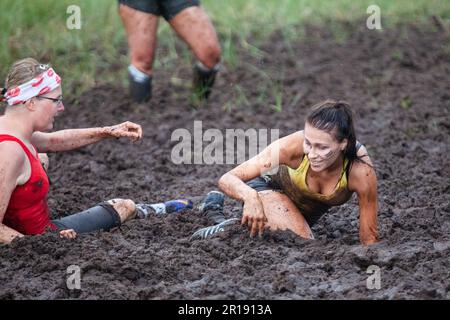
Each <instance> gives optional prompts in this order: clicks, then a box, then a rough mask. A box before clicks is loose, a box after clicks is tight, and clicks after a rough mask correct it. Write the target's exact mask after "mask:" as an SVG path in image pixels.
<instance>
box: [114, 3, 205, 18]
mask: <svg viewBox="0 0 450 320" xmlns="http://www.w3.org/2000/svg"><path fill="white" fill-rule="evenodd" d="M119 3H120V4H123V5H125V6H127V7H130V8H133V9H136V10H138V11H142V12H145V13H151V14H154V15H157V16H163V17H164V19H166V20H167V21H169V20H170V19H172V18H173V17H175V16H176V15H177V14H178V13H180V12H181V11H182V10H184V9H186V8H189V7H194V6H199V5H200V1H199V0H119Z"/></svg>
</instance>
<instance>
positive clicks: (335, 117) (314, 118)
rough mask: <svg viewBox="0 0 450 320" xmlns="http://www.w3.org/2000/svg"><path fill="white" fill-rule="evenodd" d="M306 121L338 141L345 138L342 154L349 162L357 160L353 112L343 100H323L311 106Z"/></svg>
mask: <svg viewBox="0 0 450 320" xmlns="http://www.w3.org/2000/svg"><path fill="white" fill-rule="evenodd" d="M306 122H307V123H308V124H310V125H311V126H313V127H314V128H316V129H319V130H324V131H326V132H328V133H329V134H331V135H332V136H334V137H335V139H336V140H337V141H338V142H342V141H343V140H344V139H347V141H348V143H347V147H346V148H345V150H344V156H345V157H346V158H347V159H348V160H349V162H350V164H351V163H353V161H355V160H359V158H358V156H357V155H356V153H357V150H356V134H355V128H354V126H353V112H352V110H351V107H350V105H349V104H348V103H347V102H345V101H335V100H330V99H329V100H325V101H323V102H320V103H318V104H316V105H314V106H313V107H312V111H311V113H310V114H309V115H308V117H307V118H306Z"/></svg>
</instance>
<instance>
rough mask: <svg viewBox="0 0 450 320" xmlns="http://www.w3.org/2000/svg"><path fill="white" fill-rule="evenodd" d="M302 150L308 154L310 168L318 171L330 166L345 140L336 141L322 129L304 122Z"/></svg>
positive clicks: (343, 148)
mask: <svg viewBox="0 0 450 320" xmlns="http://www.w3.org/2000/svg"><path fill="white" fill-rule="evenodd" d="M303 134H304V138H305V139H304V142H303V150H304V152H305V154H307V155H308V158H309V162H310V168H311V170H313V171H316V172H319V171H322V170H325V169H327V168H328V167H330V166H332V165H333V164H334V163H335V162H336V160H337V159H338V158H339V155H340V154H341V152H343V151H344V150H345V147H346V146H347V140H346V139H344V141H342V142H338V141H337V140H336V138H335V137H334V136H333V135H332V134H330V133H328V132H326V131H323V130H320V129H317V128H314V127H313V126H311V125H310V124H309V123H306V124H305V130H304V131H303Z"/></svg>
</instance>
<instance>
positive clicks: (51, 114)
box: [36, 87, 64, 131]
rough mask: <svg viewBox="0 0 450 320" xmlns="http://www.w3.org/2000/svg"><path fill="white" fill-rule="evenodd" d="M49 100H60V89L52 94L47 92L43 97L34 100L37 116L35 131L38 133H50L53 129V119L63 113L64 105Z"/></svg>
mask: <svg viewBox="0 0 450 320" xmlns="http://www.w3.org/2000/svg"><path fill="white" fill-rule="evenodd" d="M48 98H51V99H60V98H62V91H61V87H59V88H56V89H55V90H53V91H52V92H49V93H47V94H45V95H42V96H39V97H38V99H36V103H37V104H38V105H37V108H36V111H37V112H38V113H39V114H38V119H39V121H38V123H37V127H38V128H37V129H38V130H39V131H50V130H52V129H53V124H54V122H55V117H56V116H58V114H60V113H61V112H63V111H64V104H63V103H62V102H60V103H58V102H56V101H52V100H50V99H48Z"/></svg>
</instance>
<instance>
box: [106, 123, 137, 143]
mask: <svg viewBox="0 0 450 320" xmlns="http://www.w3.org/2000/svg"><path fill="white" fill-rule="evenodd" d="M105 130H106V133H107V135H108V136H110V137H113V138H122V137H125V138H129V139H131V140H132V141H133V142H135V141H138V140H140V139H141V138H142V127H141V126H140V125H138V124H136V123H134V122H130V121H126V122H123V123H120V124H117V125H115V126H112V127H106V128H105Z"/></svg>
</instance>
